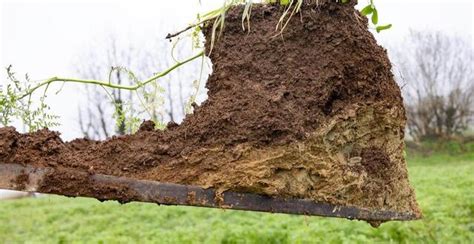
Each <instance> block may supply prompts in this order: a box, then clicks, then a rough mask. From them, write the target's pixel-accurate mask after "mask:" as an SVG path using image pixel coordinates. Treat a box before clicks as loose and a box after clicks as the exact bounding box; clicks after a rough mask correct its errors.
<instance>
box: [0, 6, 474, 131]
mask: <svg viewBox="0 0 474 244" xmlns="http://www.w3.org/2000/svg"><path fill="white" fill-rule="evenodd" d="M201 1H202V3H203V5H204V6H200V5H199V3H198V2H199V1H198V0H172V1H164V0H159V1H157V0H155V1H144V0H143V1H138V0H128V1H126V0H120V1H110V0H95V1H92V0H84V1H79V0H56V1H51V0H36V1H33V0H28V1H26V0H16V1H13V0H0V47H1V48H0V64H1V66H2V68H3V67H6V66H8V65H9V64H13V65H14V68H15V70H16V71H17V73H18V74H23V73H26V72H28V73H29V74H30V77H32V79H33V80H36V79H44V78H47V77H50V76H66V77H68V76H73V75H74V67H73V65H72V63H73V61H74V59H75V58H76V57H77V55H78V54H80V52H81V50H84V49H85V48H88V47H90V45H92V44H93V43H94V42H93V41H96V40H97V39H100V38H101V37H106V36H107V35H108V34H110V33H117V34H118V35H122V36H123V37H125V38H127V39H128V40H130V41H131V42H139V43H146V41H147V40H148V39H147V37H150V36H153V37H156V36H157V35H158V36H159V35H162V36H163V37H164V36H165V35H166V34H167V33H169V32H173V31H176V30H180V29H182V28H183V27H185V26H186V25H187V24H189V23H191V22H192V21H193V20H194V19H195V16H196V14H197V13H198V12H199V11H202V10H204V9H211V8H214V7H215V6H219V4H220V2H222V1H220V0H201ZM365 2H366V0H361V5H363V4H364V3H365ZM376 5H377V7H378V9H379V15H380V21H381V22H382V23H392V24H393V25H394V27H393V28H392V29H391V30H388V31H385V32H382V33H381V34H376V37H377V39H378V40H379V41H380V42H381V43H382V44H388V46H393V45H396V43H397V42H399V41H401V40H402V39H403V37H404V36H405V35H406V33H407V32H408V30H409V29H415V30H440V31H443V32H446V33H457V34H460V35H466V36H470V37H471V39H472V34H473V33H474V30H473V28H474V19H473V18H474V17H473V12H474V4H473V0H378V1H376ZM160 23H161V24H160ZM150 33H151V34H150ZM473 45H474V40H473ZM97 48H99V47H97ZM165 51H168V50H165ZM106 72H107V71H104V73H106ZM0 77H1V78H2V79H3V77H4V72H3V70H2V71H1V73H0ZM0 82H3V81H2V80H0ZM52 90H54V89H52ZM79 100H80V95H79V93H78V92H77V87H76V86H66V87H65V89H64V90H63V92H62V93H60V94H59V95H56V96H53V95H51V96H50V100H49V101H50V103H52V109H53V110H54V112H55V113H56V114H58V115H60V116H62V119H61V122H62V126H60V127H59V128H55V129H56V130H59V131H60V132H61V133H62V134H63V138H64V139H66V140H70V139H72V138H75V137H78V136H80V131H79V130H78V126H77V123H76V121H75V120H76V118H77V106H78V105H79V102H78V101H79Z"/></svg>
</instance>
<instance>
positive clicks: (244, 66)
mask: <svg viewBox="0 0 474 244" xmlns="http://www.w3.org/2000/svg"><path fill="white" fill-rule="evenodd" d="M354 4H355V3H354V1H351V3H348V4H340V3H336V2H333V1H330V2H327V1H319V5H316V4H309V5H305V6H304V7H303V9H302V11H301V15H298V16H296V17H294V18H292V20H291V22H290V24H289V25H288V26H287V28H286V29H285V31H284V32H283V34H282V35H278V36H275V34H276V32H275V27H276V25H277V22H278V19H279V17H280V16H281V14H282V12H283V8H282V7H280V6H278V5H255V6H254V8H253V12H252V19H251V31H250V32H247V31H243V30H242V23H241V13H242V10H243V9H242V8H241V7H236V8H234V9H232V10H231V11H230V13H228V16H227V19H226V26H225V30H224V32H223V34H222V36H221V38H220V39H219V40H218V41H217V42H216V44H215V46H214V49H213V50H212V52H211V54H210V58H211V60H212V62H213V74H212V75H211V76H210V77H209V79H208V81H207V85H206V86H207V88H208V89H209V92H208V97H209V98H208V100H207V101H205V102H204V103H203V104H202V105H201V106H200V107H198V108H197V109H196V110H195V111H194V114H192V115H188V116H187V117H186V118H185V120H184V121H183V122H182V124H181V125H176V124H170V125H169V126H168V128H167V130H165V131H154V130H153V129H152V128H153V127H152V126H150V124H149V123H150V122H146V123H144V125H143V126H142V127H141V129H140V131H139V132H137V133H136V134H134V135H129V136H121V137H114V138H111V139H108V140H106V141H90V140H85V139H78V140H75V141H72V142H69V143H64V142H63V141H61V139H60V137H59V134H58V133H57V132H52V131H49V130H47V129H45V130H41V131H38V132H35V133H30V134H19V133H17V132H16V131H15V129H14V128H11V127H9V128H1V129H0V163H21V164H29V165H34V166H39V167H45V166H48V167H56V168H58V169H65V170H67V172H69V173H70V174H71V175H70V176H67V177H66V176H64V175H62V176H58V177H57V181H51V182H49V183H48V182H45V185H44V186H43V188H44V189H46V190H47V189H48V188H51V187H56V188H58V187H59V188H61V187H64V188H65V190H67V191H68V192H71V191H73V192H74V191H77V192H81V191H83V189H82V188H81V186H80V185H71V184H68V178H70V177H76V178H77V177H81V175H80V174H78V175H76V176H74V170H78V171H82V172H90V173H101V174H108V175H115V176H125V177H130V178H137V179H147V180H154V181H160V182H169V183H178V184H190V185H198V186H203V187H214V188H217V189H220V190H222V191H224V190H229V189H231V190H234V191H243V192H253V193H261V194H267V195H271V196H284V197H297V198H307V199H313V200H315V201H324V202H328V203H332V204H337V205H344V206H356V207H362V208H366V209H379V210H393V211H402V212H415V213H418V214H419V213H420V211H419V209H418V205H417V203H416V200H415V195H414V191H413V189H412V188H411V187H410V185H409V182H408V173H407V168H406V163H405V160H404V158H403V150H404V141H403V139H404V128H405V124H406V117H405V110H404V107H403V100H402V97H401V92H400V88H399V87H398V85H397V84H396V82H395V81H394V78H393V75H392V73H391V64H390V61H389V60H388V57H387V54H386V51H385V50H384V49H383V48H382V47H380V46H378V45H377V43H376V41H375V39H374V37H373V35H372V34H371V33H370V32H369V31H368V28H367V19H366V18H365V17H362V16H361V15H360V14H359V13H358V11H356V10H355V9H354ZM210 32H211V27H210V26H207V27H206V28H205V31H204V34H205V35H206V36H207V37H209V36H210V34H211V33H210ZM207 48H208V50H209V43H208V44H207ZM72 169H73V170H72ZM83 177H85V176H83ZM48 184H50V185H48ZM84 184H87V180H84ZM66 188H67V189H66Z"/></svg>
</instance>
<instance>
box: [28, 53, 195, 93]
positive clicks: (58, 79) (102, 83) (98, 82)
mask: <svg viewBox="0 0 474 244" xmlns="http://www.w3.org/2000/svg"><path fill="white" fill-rule="evenodd" d="M203 55H204V51H201V52H200V53H198V54H196V55H194V56H192V57H190V58H188V59H186V60H184V61H181V62H177V63H176V64H175V65H173V66H171V67H170V68H168V69H166V70H165V71H163V72H161V73H159V74H156V75H155V76H152V77H150V78H149V79H147V80H145V81H141V82H138V83H137V84H135V85H129V86H127V85H119V84H113V83H110V82H106V81H101V80H83V79H76V78H64V77H52V78H49V79H47V80H45V81H43V82H41V83H40V84H38V85H36V86H35V87H33V88H31V89H30V90H28V91H27V92H26V93H25V94H23V95H21V96H20V97H19V99H23V98H25V97H27V96H29V95H31V94H32V93H33V92H34V91H36V90H38V89H39V88H41V87H43V86H49V85H50V84H52V83H54V82H69V83H81V84H90V85H99V86H103V87H109V88H115V89H122V90H130V91H135V90H137V89H139V88H141V87H143V86H145V85H147V84H148V83H150V82H153V81H155V80H157V79H159V78H161V77H163V76H165V75H167V74H169V73H170V72H171V71H173V70H175V69H177V68H179V67H180V66H182V65H184V64H186V63H189V62H191V61H193V60H195V59H197V58H199V57H201V56H203Z"/></svg>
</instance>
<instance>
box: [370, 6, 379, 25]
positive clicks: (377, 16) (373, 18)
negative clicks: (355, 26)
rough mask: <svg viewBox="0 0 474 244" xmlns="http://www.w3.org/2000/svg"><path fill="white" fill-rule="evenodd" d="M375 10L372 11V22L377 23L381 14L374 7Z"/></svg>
mask: <svg viewBox="0 0 474 244" xmlns="http://www.w3.org/2000/svg"><path fill="white" fill-rule="evenodd" d="M373 10H374V12H373V13H372V24H374V25H377V24H378V23H379V14H378V12H377V9H376V8H374V9H373Z"/></svg>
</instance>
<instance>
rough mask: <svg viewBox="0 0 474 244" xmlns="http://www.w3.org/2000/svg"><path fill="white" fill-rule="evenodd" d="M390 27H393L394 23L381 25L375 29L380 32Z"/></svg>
mask: <svg viewBox="0 0 474 244" xmlns="http://www.w3.org/2000/svg"><path fill="white" fill-rule="evenodd" d="M390 28H392V24H388V25H380V26H377V27H376V28H375V29H376V30H377V33H380V32H381V31H383V30H388V29H390Z"/></svg>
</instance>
